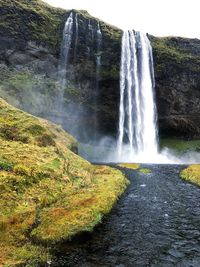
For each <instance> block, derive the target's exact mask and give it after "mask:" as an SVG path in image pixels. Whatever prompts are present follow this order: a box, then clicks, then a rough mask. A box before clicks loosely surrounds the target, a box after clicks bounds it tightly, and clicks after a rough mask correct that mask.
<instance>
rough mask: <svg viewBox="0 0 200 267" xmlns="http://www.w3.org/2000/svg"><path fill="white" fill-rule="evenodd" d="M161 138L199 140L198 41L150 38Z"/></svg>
mask: <svg viewBox="0 0 200 267" xmlns="http://www.w3.org/2000/svg"><path fill="white" fill-rule="evenodd" d="M151 41H152V46H153V52H154V63H155V64H154V65H155V79H156V93H157V106H158V118H159V128H160V133H161V134H162V135H167V136H181V137H186V138H192V137H200V75H199V74H200V40H198V39H186V38H180V37H168V38H155V37H151Z"/></svg>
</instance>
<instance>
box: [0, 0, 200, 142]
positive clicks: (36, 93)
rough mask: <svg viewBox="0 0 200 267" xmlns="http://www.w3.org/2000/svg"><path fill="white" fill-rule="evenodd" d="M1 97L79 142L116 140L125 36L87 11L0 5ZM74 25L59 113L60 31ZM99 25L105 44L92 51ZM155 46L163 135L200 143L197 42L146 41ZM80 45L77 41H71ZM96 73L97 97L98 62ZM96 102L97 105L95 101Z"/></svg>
mask: <svg viewBox="0 0 200 267" xmlns="http://www.w3.org/2000/svg"><path fill="white" fill-rule="evenodd" d="M0 5H1V9H0V20H1V21H0V36H1V37H0V74H1V80H0V96H1V97H3V98H4V99H6V100H7V101H8V102H10V103H11V104H13V105H15V106H17V107H20V108H22V109H24V110H25V111H28V112H30V113H32V114H35V115H39V116H42V117H45V118H49V119H51V120H53V121H55V122H59V123H61V124H62V125H63V126H64V127H65V129H67V130H69V131H70V132H71V133H72V134H74V135H75V136H76V137H77V138H78V139H79V140H81V141H84V140H85V139H88V138H89V139H93V128H94V127H93V125H94V120H96V121H98V124H97V129H96V130H97V132H98V133H99V134H100V135H101V134H102V135H105V134H106V135H112V136H115V135H116V133H117V123H118V103H119V67H120V52H121V35H122V31H121V30H120V29H117V28H115V27H113V26H110V25H108V24H106V23H104V22H103V21H100V20H98V19H96V18H94V17H92V16H90V15H89V14H88V13H87V12H86V11H76V10H70V11H66V10H62V9H57V8H52V7H50V6H48V5H46V4H45V3H43V2H42V1H39V0H31V1H26V0H14V1H12V2H11V1H9V0H4V1H3V0H0ZM70 12H73V16H74V18H75V17H77V22H78V38H77V36H76V34H75V32H76V28H75V27H76V25H75V24H74V25H73V32H74V34H73V36H72V45H71V48H70V53H69V54H70V57H69V64H68V73H69V74H70V75H69V77H70V78H69V79H68V82H67V86H66V88H65V92H64V107H65V109H64V111H63V112H62V114H61V113H60V112H59V110H56V107H55V98H56V96H57V94H58V81H57V69H58V62H59V54H60V44H61V40H62V31H63V28H64V24H65V21H66V19H67V18H68V16H69V14H70ZM98 24H99V26H100V29H101V32H102V44H101V47H100V49H98V47H97V38H98V37H97V30H98ZM149 37H150V39H151V42H152V46H153V53H154V63H155V80H156V101H157V106H158V118H159V129H160V134H161V135H163V136H164V135H167V136H179V137H185V138H193V137H196V138H198V137H200V101H199V100H200V75H199V74H200V40H197V39H186V38H178V37H168V38H156V37H153V36H149ZM76 38H77V39H76ZM98 56H101V72H100V76H99V78H98V88H99V90H98V95H96V83H97V73H96V64H97V63H96V62H97V57H98ZM94 98H96V101H94Z"/></svg>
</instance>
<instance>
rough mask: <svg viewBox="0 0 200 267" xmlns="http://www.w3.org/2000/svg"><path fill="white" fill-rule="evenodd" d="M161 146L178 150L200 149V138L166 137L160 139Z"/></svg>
mask: <svg viewBox="0 0 200 267" xmlns="http://www.w3.org/2000/svg"><path fill="white" fill-rule="evenodd" d="M160 147H161V148H164V147H167V148H170V149H173V150H175V151H176V152H188V151H200V140H183V139H176V138H165V139H161V140H160Z"/></svg>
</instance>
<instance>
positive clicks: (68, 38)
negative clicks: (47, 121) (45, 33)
mask: <svg viewBox="0 0 200 267" xmlns="http://www.w3.org/2000/svg"><path fill="white" fill-rule="evenodd" d="M72 34H73V13H72V12H71V13H70V15H69V17H68V19H67V21H66V23H65V27H64V30H63V39H62V44H61V52H60V59H59V65H58V81H59V87H60V90H59V95H58V99H57V101H56V102H57V103H56V106H57V109H58V110H59V111H62V109H63V97H64V90H65V87H66V82H67V65H68V59H69V50H70V47H71V42H72Z"/></svg>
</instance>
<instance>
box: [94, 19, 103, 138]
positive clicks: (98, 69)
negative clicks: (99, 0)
mask: <svg viewBox="0 0 200 267" xmlns="http://www.w3.org/2000/svg"><path fill="white" fill-rule="evenodd" d="M101 43H102V33H101V28H100V25H99V23H98V25H97V32H96V86H95V91H94V103H95V106H96V111H95V113H94V140H95V141H97V139H98V138H97V132H98V121H97V101H98V94H99V81H100V74H101Z"/></svg>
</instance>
